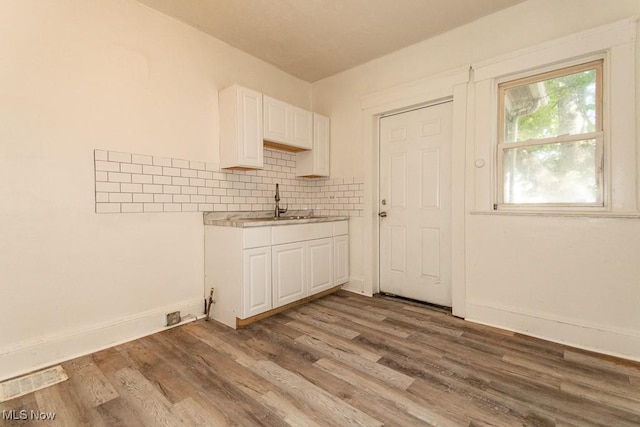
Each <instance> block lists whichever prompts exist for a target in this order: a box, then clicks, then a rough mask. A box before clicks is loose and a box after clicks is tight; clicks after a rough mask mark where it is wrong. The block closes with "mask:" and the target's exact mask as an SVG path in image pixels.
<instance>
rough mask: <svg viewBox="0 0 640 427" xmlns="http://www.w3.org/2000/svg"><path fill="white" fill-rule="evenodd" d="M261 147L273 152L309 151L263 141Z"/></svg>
mask: <svg viewBox="0 0 640 427" xmlns="http://www.w3.org/2000/svg"><path fill="white" fill-rule="evenodd" d="M263 145H264V146H265V147H267V148H273V149H275V150H281V151H288V152H290V153H299V152H301V151H309V149H308V148H300V147H292V146H290V145H285V144H280V143H278V142H273V141H267V140H266V139H265V140H264V143H263Z"/></svg>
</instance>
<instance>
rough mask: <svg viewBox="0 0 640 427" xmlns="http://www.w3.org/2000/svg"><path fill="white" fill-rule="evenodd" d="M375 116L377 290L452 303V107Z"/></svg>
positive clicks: (418, 298)
mask: <svg viewBox="0 0 640 427" xmlns="http://www.w3.org/2000/svg"><path fill="white" fill-rule="evenodd" d="M451 106H452V103H451V102H447V103H444V104H439V105H435V106H431V107H426V108H421V109H418V110H413V111H408V112H406V113H401V114H396V115H393V116H389V117H384V118H382V119H381V120H380V201H379V211H380V212H386V217H384V216H382V217H381V218H380V290H381V291H382V292H387V293H390V294H394V295H399V296H403V297H407V298H412V299H417V300H421V301H426V302H430V303H434V304H439V305H445V306H451V131H452V129H451V126H452V121H451V112H452V108H451Z"/></svg>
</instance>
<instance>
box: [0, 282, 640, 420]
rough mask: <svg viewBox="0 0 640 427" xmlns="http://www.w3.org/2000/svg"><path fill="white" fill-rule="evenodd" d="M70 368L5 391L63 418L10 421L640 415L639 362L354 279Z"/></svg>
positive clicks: (8, 406) (19, 403)
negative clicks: (258, 313)
mask: <svg viewBox="0 0 640 427" xmlns="http://www.w3.org/2000/svg"><path fill="white" fill-rule="evenodd" d="M214 310H215V307H214ZM63 367H64V368H65V369H66V371H67V373H68V375H69V380H68V381H66V382H64V383H60V384H58V385H55V386H52V387H50V388H47V389H44V390H40V391H37V392H35V393H32V394H30V395H27V396H24V397H22V398H18V399H14V400H12V401H8V402H5V403H2V404H0V410H2V411H11V410H14V411H21V410H25V411H42V412H46V411H53V412H55V413H56V419H55V421H46V422H42V421H40V422H36V421H33V422H31V421H28V420H27V421H12V422H10V421H7V420H4V421H2V423H4V424H3V425H12V424H15V425H20V426H24V425H29V424H32V425H61V426H74V425H90V426H117V425H120V426H137V425H148V426H178V425H186V426H192V425H211V426H223V425H240V426H252V425H264V426H282V425H298V426H305V427H306V426H327V425H363V426H379V425H398V426H412V425H450V426H489V425H492V426H512V425H532V426H553V425H558V426H559V425H562V426H591V425H599V426H607V427H609V426H625V425H636V426H637V425H640V364H637V363H633V362H629V361H623V360H620V359H615V358H612V357H606V356H599V355H595V354H593V353H588V352H585V351H581V350H576V349H573V348H570V347H566V346H563V345H559V344H554V343H550V342H547V341H542V340H538V339H534V338H530V337H526V336H522V335H518V334H514V333H510V332H506V331H502V330H499V329H494V328H489V327H486V326H481V325H476V324H473V323H470V322H465V321H463V320H460V319H457V318H455V317H452V316H451V315H449V314H446V313H442V312H439V311H435V310H432V309H429V308H427V307H425V306H422V305H418V304H414V303H408V302H404V301H398V300H394V299H390V298H385V297H375V298H367V297H363V296H359V295H354V294H351V293H348V292H344V291H341V292H338V293H336V294H334V295H330V296H328V297H324V298H322V299H320V300H317V301H314V302H312V303H309V304H307V305H304V306H301V307H298V308H295V309H291V310H288V311H286V312H284V313H281V314H279V315H277V316H274V317H272V318H269V319H266V320H263V321H261V322H258V323H256V324H254V325H252V326H250V327H248V328H247V329H244V330H238V331H234V330H231V329H229V328H227V327H225V326H222V325H220V324H218V323H216V322H205V321H197V322H194V323H191V324H188V325H184V326H181V327H178V328H175V329H171V330H167V331H164V332H162V333H158V334H155V335H152V336H149V337H146V338H142V339H139V340H136V341H132V342H130V343H127V344H123V345H119V346H117V347H114V348H111V349H107V350H104V351H100V352H97V353H94V354H91V355H88V356H85V357H81V358H78V359H75V360H72V361H70V362H67V363H64V364H63ZM18 413H19V412H18Z"/></svg>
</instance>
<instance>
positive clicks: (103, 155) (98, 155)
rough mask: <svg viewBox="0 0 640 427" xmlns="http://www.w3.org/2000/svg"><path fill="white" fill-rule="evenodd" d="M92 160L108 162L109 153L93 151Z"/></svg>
mask: <svg viewBox="0 0 640 427" xmlns="http://www.w3.org/2000/svg"><path fill="white" fill-rule="evenodd" d="M93 159H94V160H109V152H108V151H105V150H93Z"/></svg>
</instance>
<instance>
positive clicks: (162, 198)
mask: <svg viewBox="0 0 640 427" xmlns="http://www.w3.org/2000/svg"><path fill="white" fill-rule="evenodd" d="M153 201H154V202H155V203H172V202H173V196H172V195H171V194H154V195H153Z"/></svg>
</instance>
